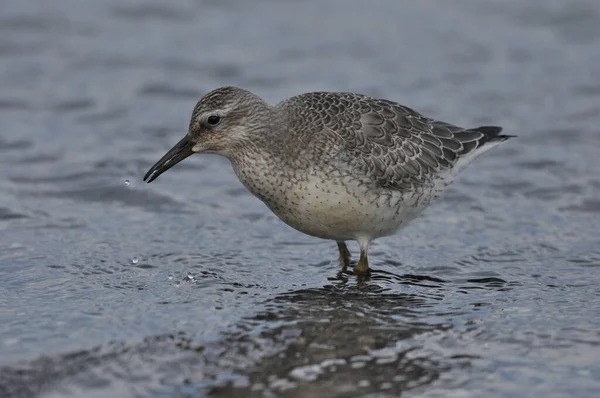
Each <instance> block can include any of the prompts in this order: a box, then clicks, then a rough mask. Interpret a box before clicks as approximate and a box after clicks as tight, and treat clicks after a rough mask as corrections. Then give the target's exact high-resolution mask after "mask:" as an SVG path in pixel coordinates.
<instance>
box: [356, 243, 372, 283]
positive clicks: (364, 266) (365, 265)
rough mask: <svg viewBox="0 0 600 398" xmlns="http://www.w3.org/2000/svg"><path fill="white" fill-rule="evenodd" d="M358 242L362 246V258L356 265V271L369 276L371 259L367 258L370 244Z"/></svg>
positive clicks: (357, 273) (358, 273)
mask: <svg viewBox="0 0 600 398" xmlns="http://www.w3.org/2000/svg"><path fill="white" fill-rule="evenodd" d="M358 244H359V246H360V259H359V260H358V263H357V264H356V265H355V266H354V273H355V274H356V275H360V276H367V275H369V261H368V260H367V249H368V246H369V244H368V242H366V243H363V242H358Z"/></svg>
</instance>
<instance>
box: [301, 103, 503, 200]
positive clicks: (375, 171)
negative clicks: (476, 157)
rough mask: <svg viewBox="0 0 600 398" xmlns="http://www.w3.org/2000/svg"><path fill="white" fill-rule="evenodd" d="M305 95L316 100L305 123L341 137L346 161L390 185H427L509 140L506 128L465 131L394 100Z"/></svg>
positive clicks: (404, 186)
mask: <svg viewBox="0 0 600 398" xmlns="http://www.w3.org/2000/svg"><path fill="white" fill-rule="evenodd" d="M302 97H303V98H302V101H303V102H304V105H305V106H306V105H307V104H310V112H306V114H305V115H303V117H304V122H305V123H306V122H307V121H308V122H309V123H310V124H312V125H314V127H317V128H318V127H321V128H323V129H324V130H327V131H328V132H329V134H335V135H338V136H339V137H340V138H341V140H340V143H341V145H343V147H344V149H345V150H344V153H346V154H348V159H346V161H347V162H349V163H350V164H351V165H352V167H353V168H355V169H357V170H359V171H360V172H361V173H363V174H364V175H365V176H368V177H369V179H371V180H373V181H374V182H375V183H376V185H378V186H380V187H385V188H388V189H413V188H415V187H418V186H421V185H423V184H424V183H426V182H427V181H431V179H432V177H433V176H434V175H436V174H437V173H439V172H441V171H444V170H447V169H449V168H451V167H453V166H454V165H455V164H456V162H457V160H458V159H459V158H460V157H462V156H465V155H467V154H469V153H472V152H473V151H475V150H476V149H477V148H479V147H481V146H482V145H484V144H485V143H486V142H488V141H490V140H494V139H505V136H499V135H498V134H499V133H500V131H501V130H502V129H501V128H500V127H494V126H483V127H478V128H475V129H464V128H461V127H458V126H454V125H451V124H448V123H444V122H440V121H436V120H433V119H430V118H427V117H425V116H423V115H421V114H420V113H418V112H416V111H414V110H412V109H410V108H408V107H405V106H403V105H400V104H398V103H395V102H392V101H387V100H381V99H375V98H370V97H366V96H361V95H357V94H352V93H310V94H305V95H303V96H302ZM319 125H321V126H319Z"/></svg>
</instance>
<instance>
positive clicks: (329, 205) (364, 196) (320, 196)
mask: <svg viewBox="0 0 600 398" xmlns="http://www.w3.org/2000/svg"><path fill="white" fill-rule="evenodd" d="M289 188H290V189H288V190H287V192H285V200H284V201H285V202H286V203H287V204H289V205H291V206H281V204H279V203H269V201H265V203H266V204H267V206H269V208H271V210H272V211H273V212H274V213H275V214H277V216H278V217H279V218H281V219H282V220H283V221H284V222H285V223H287V224H288V225H290V226H291V227H293V228H295V229H297V230H299V231H301V232H303V233H305V234H308V235H312V236H316V237H319V238H323V239H333V240H372V239H375V238H378V237H381V236H387V235H392V234H394V233H396V232H397V231H398V230H399V229H400V228H401V227H403V226H404V225H405V224H406V223H408V222H409V221H410V220H412V219H413V218H415V217H416V216H417V215H418V214H419V213H420V212H421V211H422V210H423V208H424V207H426V205H424V206H423V204H421V203H420V200H419V197H418V196H415V195H412V194H404V196H402V195H401V194H400V193H398V192H391V191H385V192H374V191H367V190H366V189H364V188H362V187H360V186H358V185H357V184H356V183H355V182H354V183H352V182H351V183H348V184H342V183H341V182H340V183H338V184H335V183H332V181H331V180H328V181H327V182H325V181H324V180H323V179H322V178H318V177H311V178H310V179H309V180H308V181H304V182H302V183H299V184H297V185H295V186H291V187H289ZM427 204H428V203H427Z"/></svg>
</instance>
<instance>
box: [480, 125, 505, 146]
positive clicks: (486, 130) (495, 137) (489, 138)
mask: <svg viewBox="0 0 600 398" xmlns="http://www.w3.org/2000/svg"><path fill="white" fill-rule="evenodd" d="M470 130H471V131H477V132H479V133H481V134H483V138H481V142H480V144H479V145H480V146H481V145H484V144H485V143H486V142H496V141H506V140H508V139H509V138H513V137H516V135H505V134H500V132H502V127H499V126H479V127H476V128H474V129H470Z"/></svg>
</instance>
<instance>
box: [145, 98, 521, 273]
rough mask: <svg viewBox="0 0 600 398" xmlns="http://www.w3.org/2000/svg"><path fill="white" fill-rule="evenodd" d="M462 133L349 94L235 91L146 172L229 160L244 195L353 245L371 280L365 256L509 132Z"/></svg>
mask: <svg viewBox="0 0 600 398" xmlns="http://www.w3.org/2000/svg"><path fill="white" fill-rule="evenodd" d="M501 131H502V128H501V127H498V126H480V127H475V128H463V127H458V126H456V125H453V124H450V123H446V122H442V121H439V120H436V119H434V118H430V117H427V116H424V115H423V114H421V113H419V112H417V111H415V110H413V109H412V108H409V107H407V106H404V105H401V104H400V103H397V102H394V101H391V100H387V99H380V98H375V97H371V96H367V95H363V94H356V93H352V92H326V91H323V92H310V93H305V94H300V95H297V96H293V97H290V98H288V99H285V100H283V101H282V102H279V103H277V104H275V105H270V104H269V103H267V102H266V101H264V100H263V99H262V98H260V97H259V96H257V95H256V94H254V93H252V92H250V91H248V90H245V89H242V88H238V87H233V86H226V87H220V88H217V89H215V90H213V91H211V92H209V93H207V94H206V95H205V96H203V97H202V98H201V99H200V100H199V101H198V102H197V104H196V106H195V107H194V109H193V111H192V115H191V118H190V122H189V128H188V132H187V134H186V135H185V136H184V137H183V139H181V140H180V141H179V142H178V143H177V144H175V146H173V148H171V149H170V150H169V151H168V152H167V153H166V154H165V155H164V156H163V157H162V158H161V159H160V160H158V161H157V162H156V163H155V164H154V165H153V166H152V167H151V168H150V169H149V170H148V172H147V173H146V175H145V176H144V178H143V180H144V181H147V182H148V183H150V182H152V181H154V180H155V179H156V178H157V177H158V176H159V175H161V174H162V173H164V172H165V171H167V170H169V169H170V168H171V167H173V166H175V165H176V164H178V163H179V162H181V161H182V160H184V159H185V158H187V157H189V156H190V155H192V154H203V153H212V154H218V155H221V156H223V157H225V158H227V159H228V160H229V161H230V163H231V165H232V168H233V171H234V172H235V174H236V176H237V177H238V178H239V180H240V181H241V183H242V184H243V185H244V186H245V187H246V188H247V190H248V191H249V192H250V193H251V194H253V195H254V196H256V197H257V198H258V199H260V200H261V201H262V202H263V203H264V204H265V205H266V206H267V207H268V208H269V209H270V210H271V211H272V212H273V213H274V214H275V215H276V216H277V217H279V218H280V219H281V220H282V221H283V222H284V223H286V224H287V225H289V226H291V227H292V228H294V229H296V230H298V231H300V232H302V233H304V234H307V235H310V236H313V237H317V238H321V239H328V240H333V241H335V242H336V243H337V247H338V252H339V262H340V265H341V268H342V271H343V272H346V273H350V274H352V272H351V271H348V267H350V263H351V257H350V252H349V250H348V247H347V245H346V242H347V241H356V242H357V243H358V246H359V248H360V257H359V260H358V262H357V263H356V264H355V265H354V269H353V271H354V275H356V276H368V275H370V268H369V260H368V249H369V245H370V243H371V242H372V241H373V240H374V239H377V238H381V237H385V236H391V235H394V234H396V233H397V232H398V231H399V230H401V229H402V228H403V227H404V226H406V224H407V223H409V222H410V221H411V220H413V219H414V218H416V217H417V216H418V215H420V214H421V213H422V211H423V210H424V209H426V208H427V207H428V206H429V205H430V204H431V203H432V202H433V201H434V200H435V199H436V198H438V197H439V196H440V195H441V194H442V192H443V191H444V189H445V188H446V187H447V186H448V185H449V184H450V183H451V182H452V181H453V180H454V179H455V177H456V176H457V174H458V173H459V172H460V171H461V170H463V169H464V168H465V167H466V166H467V165H468V164H469V163H471V162H472V161H473V160H474V159H475V158H476V157H478V156H479V155H481V154H483V153H484V152H486V151H488V150H490V149H491V148H493V147H495V146H496V145H498V144H500V143H502V142H504V141H506V140H508V139H509V138H511V137H514V136H512V135H503V134H500V133H501Z"/></svg>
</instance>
